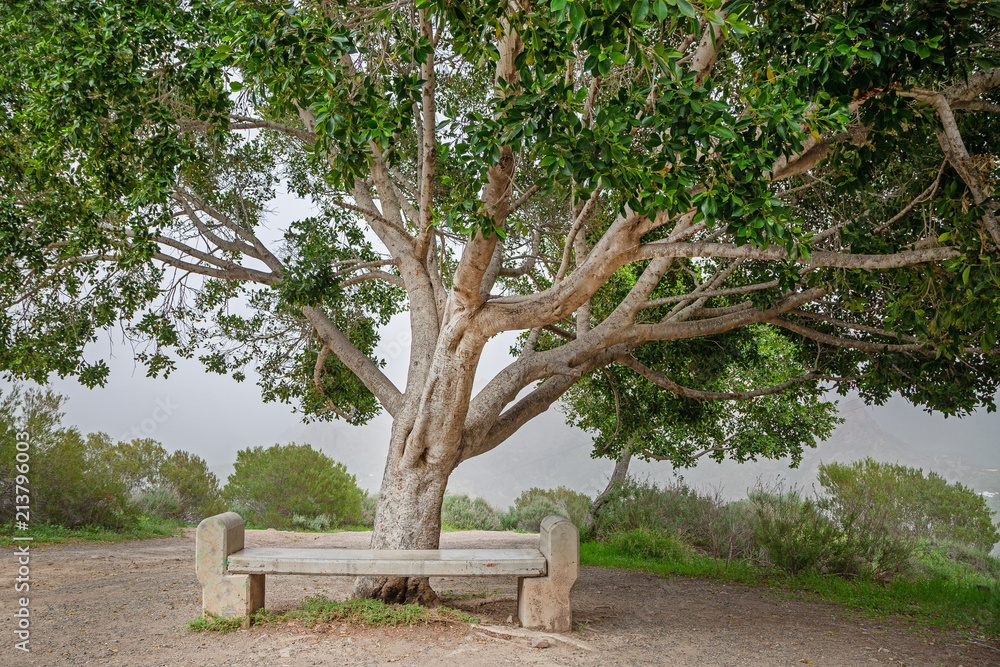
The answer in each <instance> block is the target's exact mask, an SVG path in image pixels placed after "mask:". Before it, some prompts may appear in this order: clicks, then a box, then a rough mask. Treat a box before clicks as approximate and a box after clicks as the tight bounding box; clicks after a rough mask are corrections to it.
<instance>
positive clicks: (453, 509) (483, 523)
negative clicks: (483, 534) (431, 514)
mask: <svg viewBox="0 0 1000 667" xmlns="http://www.w3.org/2000/svg"><path fill="white" fill-rule="evenodd" d="M441 523H442V524H446V525H449V526H452V527H453V528H458V529H459V530H503V523H502V522H501V521H500V515H499V514H497V511H496V510H495V509H493V508H492V507H490V505H489V503H487V502H486V501H485V500H483V499H482V498H476V499H472V498H469V496H466V495H457V496H454V495H451V494H450V493H449V494H445V496H444V502H442V504H441Z"/></svg>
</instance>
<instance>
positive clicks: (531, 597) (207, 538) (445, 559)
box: [195, 512, 580, 632]
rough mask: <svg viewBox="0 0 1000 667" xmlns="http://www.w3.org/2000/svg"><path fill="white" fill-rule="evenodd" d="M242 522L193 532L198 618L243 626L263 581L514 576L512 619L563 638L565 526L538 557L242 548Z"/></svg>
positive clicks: (574, 552) (569, 582)
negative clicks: (234, 619)
mask: <svg viewBox="0 0 1000 667" xmlns="http://www.w3.org/2000/svg"><path fill="white" fill-rule="evenodd" d="M243 538H244V524H243V517H241V516H240V515H239V514H237V513H235V512H226V513H225V514H218V515H216V516H212V517H209V518H207V519H205V520H204V521H202V522H201V524H200V525H199V526H198V533H197V546H196V556H195V558H196V569H197V571H198V581H200V582H201V586H202V597H201V600H202V610H203V611H204V612H208V613H212V614H216V615H218V616H223V617H231V616H245V617H247V618H249V617H250V616H251V615H252V614H253V613H254V612H255V611H257V610H258V609H260V608H261V607H263V606H264V577H265V576H267V575H269V574H307V575H318V574H321V575H331V576H385V577H394V576H413V577H443V576H459V577H462V576H516V577H518V580H517V613H518V617H519V619H520V621H521V625H522V626H524V627H526V628H532V629H537V630H547V631H550V632H568V631H569V630H570V629H571V625H572V612H571V610H570V602H569V596H570V591H571V590H572V588H573V585H574V584H575V583H576V578H577V575H578V574H579V570H580V536H579V533H578V532H577V530H576V526H574V525H573V523H572V522H571V521H569V520H568V519H565V518H563V517H559V516H549V517H546V518H545V519H544V520H543V521H542V527H541V531H540V535H539V544H538V549H432V550H410V551H392V550H379V549H320V548H313V549H283V548H255V547H250V548H244V543H243Z"/></svg>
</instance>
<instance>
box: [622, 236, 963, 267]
mask: <svg viewBox="0 0 1000 667" xmlns="http://www.w3.org/2000/svg"><path fill="white" fill-rule="evenodd" d="M654 257H731V258H738V257H742V258H746V259H756V260H768V261H781V260H787V259H789V256H788V252H786V251H785V249H784V248H779V247H777V246H770V247H768V248H757V247H755V246H751V245H742V246H737V245H731V244H727V243H697V242H696V243H670V242H664V241H659V242H654V243H647V244H645V245H643V246H640V247H639V248H638V249H637V251H636V252H635V254H634V256H633V258H632V261H637V260H642V259H652V258H654ZM956 257H961V253H960V252H959V251H958V250H955V249H954V248H950V247H942V248H926V249H922V250H911V251H906V252H897V253H892V254H888V255H854V254H849V253H839V252H828V251H821V250H816V251H813V252H812V253H811V254H810V257H809V260H808V261H805V260H804V259H803V258H801V257H798V258H796V259H795V261H796V262H799V263H801V264H806V265H809V266H828V267H834V268H841V269H866V270H874V269H897V268H900V267H903V266H913V265H914V264H923V263H925V262H936V261H942V260H946V259H955V258H956Z"/></svg>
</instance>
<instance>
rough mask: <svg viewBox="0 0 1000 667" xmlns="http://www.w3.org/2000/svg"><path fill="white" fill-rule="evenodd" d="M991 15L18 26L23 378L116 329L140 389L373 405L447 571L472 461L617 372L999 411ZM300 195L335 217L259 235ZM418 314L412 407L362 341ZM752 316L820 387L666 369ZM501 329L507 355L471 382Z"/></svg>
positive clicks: (366, 7) (560, 9) (200, 4)
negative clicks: (510, 348) (141, 364)
mask: <svg viewBox="0 0 1000 667" xmlns="http://www.w3.org/2000/svg"><path fill="white" fill-rule="evenodd" d="M998 14H1000V12H998V10H997V7H996V5H995V4H994V3H986V2H965V1H959V0H936V1H924V0H888V1H886V0H879V1H878V2H876V1H874V0H862V1H859V2H849V3H844V2H833V1H826V0H818V1H817V2H812V3H799V2H792V1H786V0H769V1H767V2H753V3H751V2H747V1H744V0H735V1H733V2H728V3H722V1H721V0H703V1H702V2H691V1H690V0H653V1H652V2H651V1H650V0H629V2H622V1H621V0H602V1H601V2H577V1H568V0H548V1H543V2H537V3H536V2H528V1H527V0H512V1H509V2H506V3H488V2H481V1H480V2H457V1H454V0H415V1H410V0H399V1H397V2H391V3H388V4H378V3H369V2H366V1H364V0H359V1H351V0H345V1H343V2H324V1H321V0H295V1H285V2H282V1H275V0H235V1H233V2H224V1H218V2H216V1H213V0H127V1H126V0H58V1H57V0H12V1H10V2H6V3H3V6H2V8H0V26H2V29H0V105H2V107H3V111H4V113H3V114H0V161H2V165H0V197H2V199H0V225H2V227H0V246H2V259H0V300H2V302H3V304H4V314H3V316H2V319H0V337H2V340H3V344H2V348H0V366H2V367H3V368H5V369H7V370H9V371H10V372H12V373H14V374H16V375H19V376H22V377H30V378H33V379H36V380H44V379H45V378H46V377H47V376H48V374H49V373H51V372H56V373H58V374H60V375H76V376H79V377H80V378H81V380H83V381H84V382H85V383H88V384H96V383H100V382H102V381H103V379H104V377H105V376H106V374H107V367H106V366H105V365H104V364H103V363H102V362H100V361H99V360H97V361H94V360H92V357H91V356H90V355H88V354H85V352H87V350H86V349H85V348H86V347H87V345H88V343H90V342H92V341H94V340H96V338H97V337H98V336H99V335H100V333H101V332H102V331H103V330H104V329H106V328H107V327H110V326H112V325H114V324H116V323H119V322H121V323H123V324H124V326H125V327H126V328H127V331H128V334H129V335H130V336H133V337H135V338H136V339H138V340H142V341H146V342H147V344H148V345H147V347H145V348H143V349H141V350H140V355H141V356H142V358H143V359H145V360H146V361H147V362H148V363H149V366H150V371H151V372H168V371H169V369H170V368H171V365H172V363H173V362H172V358H171V355H173V354H180V355H182V356H184V355H187V356H190V355H200V357H201V358H202V359H203V360H204V361H205V362H206V364H207V365H208V367H209V368H210V369H211V370H214V371H218V372H231V373H233V374H234V375H236V377H237V378H238V379H239V378H241V377H242V374H243V370H242V369H243V368H244V366H245V365H246V364H248V363H250V364H254V365H255V366H256V368H257V369H258V370H259V372H260V373H261V377H262V378H263V379H262V386H263V389H264V393H265V397H267V398H271V399H280V400H288V401H299V402H301V404H302V406H303V407H304V408H305V409H306V410H307V411H308V412H310V413H316V414H323V415H325V416H328V417H340V418H344V419H347V420H348V421H351V422H353V423H361V422H363V421H365V420H366V419H369V418H370V417H371V416H373V415H374V414H376V413H377V412H378V411H379V410H383V409H384V410H386V411H387V412H388V413H389V414H390V415H392V417H393V429H392V435H391V442H390V448H389V456H388V460H387V462H386V468H385V475H384V478H383V484H382V489H381V494H380V496H379V506H378V510H377V516H376V526H375V531H374V535H373V538H372V544H373V546H374V547H383V548H434V547H436V546H437V544H438V539H439V525H440V508H441V500H442V497H443V494H444V490H445V486H446V483H447V480H448V476H449V474H450V472H451V471H452V470H453V469H454V468H455V466H457V465H458V464H459V463H460V462H461V461H463V460H466V459H468V458H470V457H473V456H477V455H479V454H482V453H484V452H487V451H490V450H491V449H493V448H495V447H497V446H498V445H500V444H501V443H503V442H504V440H505V439H506V438H508V437H509V436H510V435H511V434H512V433H514V432H515V431H517V430H518V429H519V428H521V427H522V426H523V425H524V424H525V423H527V422H528V421H529V420H530V419H532V418H533V417H535V416H536V415H538V414H540V413H542V412H543V411H545V410H547V409H548V408H549V406H551V405H552V404H553V402H555V401H557V400H558V399H559V398H560V397H561V396H562V395H563V394H564V393H565V392H566V391H567V390H568V389H569V388H570V387H572V386H573V384H574V383H575V382H577V381H578V380H579V379H580V378H581V377H584V376H585V375H587V374H588V373H591V372H593V371H597V370H600V369H606V368H609V367H610V368H620V367H627V368H628V369H630V372H634V374H636V375H637V376H638V377H641V378H642V379H643V380H644V381H645V382H648V383H651V384H652V385H656V386H658V387H661V388H664V389H665V390H666V391H669V392H673V393H675V394H678V395H683V396H686V397H688V398H691V399H693V400H696V401H697V400H708V399H716V398H734V397H735V398H750V397H753V396H757V395H763V394H768V393H772V392H776V391H779V390H781V389H782V388H785V387H789V386H796V385H799V384H803V383H815V382H818V381H820V380H822V379H824V378H833V379H834V380H835V381H836V382H838V383H839V385H838V386H839V387H840V388H841V389H842V390H846V389H848V388H853V389H855V390H857V391H858V392H860V393H861V395H862V396H863V397H865V398H867V399H870V400H875V401H878V400H884V398H885V397H886V396H888V395H889V394H890V393H891V392H894V391H896V392H900V393H901V394H902V395H904V396H905V397H907V398H908V399H910V400H911V401H913V402H914V403H918V404H921V405H925V406H927V407H929V408H931V409H935V410H941V411H944V412H946V413H950V414H961V413H964V412H966V411H969V410H971V409H973V408H975V407H977V406H980V405H984V404H985V405H988V406H989V407H990V408H991V409H992V407H993V405H992V396H993V394H994V393H995V391H996V389H997V378H998V371H1000V363H998V360H1000V357H998V355H997V348H996V347H995V344H996V337H997V326H998V325H997V322H998V320H1000V318H998V317H997V315H998V303H1000V281H998V279H997V273H996V271H997V268H996V266H997V265H996V262H997V261H998V259H1000V256H998V247H1000V225H998V223H997V219H996V206H997V204H996V202H995V200H993V199H992V198H991V197H992V194H993V192H994V188H995V186H996V182H997V158H996V154H995V152H996V143H997V127H998V124H997V123H996V122H994V118H993V117H994V115H995V114H996V112H997V111H998V110H1000V105H998V96H997V89H998V86H1000V70H998V69H996V64H995V62H994V61H995V60H996V57H997V44H998V35H997V29H998V20H997V16H998ZM279 181H280V182H281V183H282V186H283V187H285V188H286V189H287V190H289V191H290V192H291V193H293V194H295V195H298V196H300V197H302V198H305V199H307V200H309V201H310V202H312V203H313V204H314V205H315V206H316V215H314V216H312V217H309V218H306V219H302V220H290V219H288V217H289V216H288V214H287V212H284V211H280V210H278V211H268V202H270V201H271V200H272V199H273V197H274V194H275V192H276V188H277V187H278V184H279ZM268 214H270V215H268ZM269 220H278V222H279V224H280V232H282V233H276V232H275V231H272V230H271V229H270V228H269V227H268V221H269ZM404 310H405V311H406V312H407V313H408V316H409V320H410V331H411V343H410V357H409V368H408V372H407V376H406V384H405V386H403V387H397V386H396V385H394V384H393V383H392V382H391V381H390V380H389V379H388V378H387V377H386V375H385V374H384V373H383V371H382V366H383V362H382V361H381V360H379V359H378V358H376V356H375V354H374V351H375V349H376V344H377V341H378V327H379V325H380V324H381V323H384V322H385V321H387V319H388V318H389V317H390V316H391V315H393V314H395V313H396V312H400V311H404ZM749 327H763V328H764V329H766V330H768V331H769V333H768V336H770V337H772V338H784V339H786V340H787V341H789V346H788V347H787V350H788V351H789V354H791V355H792V356H791V359H790V361H791V362H794V363H788V364H782V365H781V367H782V368H784V369H786V370H787V371H789V372H794V373H797V375H793V376H789V377H776V378H774V380H775V385H773V386H771V387H754V388H748V389H746V390H745V391H740V392H716V391H713V390H712V389H711V387H710V386H706V387H701V388H699V387H685V386H683V385H681V384H680V383H679V382H678V381H677V380H678V379H681V378H684V377H689V376H691V375H692V373H694V372H695V371H694V370H692V366H691V364H692V360H693V362H694V363H695V365H697V364H698V363H707V359H706V357H707V356H709V355H712V354H714V352H713V351H712V348H713V346H714V347H716V348H717V349H723V348H727V347H728V348H729V349H735V347H736V346H737V345H738V344H739V339H738V338H737V339H733V338H732V337H733V336H736V337H739V336H741V335H744V334H743V333H741V332H744V331H747V330H748V328H749ZM505 331H521V332H524V337H523V340H522V347H521V350H520V353H519V356H518V357H517V358H516V360H514V361H513V362H512V363H510V365H509V366H507V367H506V368H505V369H504V370H503V371H501V372H500V373H498V374H497V375H496V376H495V377H493V378H492V379H490V381H489V382H488V383H487V384H486V386H485V387H484V388H483V389H482V390H480V391H479V392H477V393H475V394H473V378H474V375H475V372H476V367H477V364H478V362H479V359H480V355H481V353H482V351H483V346H484V345H485V344H486V342H487V341H489V340H490V338H492V337H493V336H495V335H497V334H499V333H502V332H505ZM693 342H697V343H699V344H698V345H694V344H693ZM652 348H655V351H654V352H649V350H650V349H652ZM671 350H680V351H679V352H676V353H674V352H671ZM689 352H690V353H691V354H688V353H689ZM692 355H694V356H692ZM699 355H700V356H699ZM699 359H700V360H701V361H700V362H699ZM657 364H660V365H659V366H658V365H657ZM734 393H735V394H738V395H737V396H732V395H731V394H734ZM719 394H727V395H726V396H720V395H719ZM750 446H751V447H753V444H752V443H751V444H750ZM744 453H746V452H744ZM764 453H767V452H764ZM357 592H358V593H360V594H367V595H374V596H380V597H383V598H385V599H404V598H420V597H422V596H424V595H430V594H431V592H430V591H429V589H428V588H427V587H426V583H425V582H419V581H412V580H411V581H410V582H407V581H406V580H398V579H397V580H388V581H387V580H376V581H365V582H361V583H360V584H359V590H358V591H357Z"/></svg>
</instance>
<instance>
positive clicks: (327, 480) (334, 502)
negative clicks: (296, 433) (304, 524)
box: [223, 444, 363, 529]
mask: <svg viewBox="0 0 1000 667" xmlns="http://www.w3.org/2000/svg"><path fill="white" fill-rule="evenodd" d="M223 495H224V496H225V498H226V499H227V500H228V501H229V502H230V503H232V506H233V508H234V509H236V510H237V511H240V512H241V513H243V516H244V518H245V519H246V520H247V521H248V522H250V523H253V524H255V525H258V526H265V527H268V528H285V529H289V528H292V527H293V525H294V524H293V522H292V517H293V516H294V515H296V514H299V515H302V516H308V517H316V516H319V515H322V514H327V515H329V516H330V524H331V525H335V526H337V525H342V524H345V523H353V522H357V521H358V519H359V516H360V513H361V498H362V495H363V494H362V492H361V489H359V488H358V486H357V484H356V483H355V479H354V475H350V474H348V473H347V469H346V468H344V466H343V465H342V464H340V463H337V462H336V461H333V460H332V459H330V458H329V457H328V456H327V455H326V454H323V453H322V452H319V451H316V450H315V449H313V448H312V447H310V446H309V445H296V444H289V445H274V446H273V447H270V448H268V449H264V448H263V447H254V448H252V449H242V450H240V451H239V452H237V454H236V468H235V470H234V471H233V474H231V475H230V476H229V479H228V481H227V483H226V488H225V489H224V491H223Z"/></svg>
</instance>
